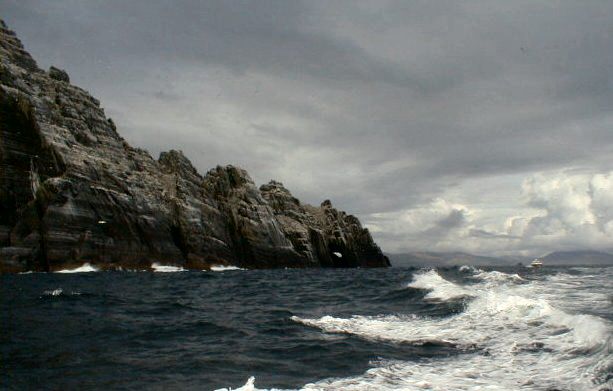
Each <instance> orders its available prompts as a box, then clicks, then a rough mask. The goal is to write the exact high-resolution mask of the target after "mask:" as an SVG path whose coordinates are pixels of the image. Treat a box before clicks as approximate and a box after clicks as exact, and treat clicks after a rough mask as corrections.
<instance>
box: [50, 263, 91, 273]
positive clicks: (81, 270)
mask: <svg viewBox="0 0 613 391" xmlns="http://www.w3.org/2000/svg"><path fill="white" fill-rule="evenodd" d="M98 270H99V269H98V268H95V267H93V266H92V265H90V264H89V263H84V264H83V265H81V266H79V267H77V268H75V269H64V270H58V271H57V272H56V273H90V272H97V271H98Z"/></svg>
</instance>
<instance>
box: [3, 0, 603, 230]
mask: <svg viewBox="0 0 613 391" xmlns="http://www.w3.org/2000/svg"><path fill="white" fill-rule="evenodd" d="M0 4H1V6H0V10H1V12H2V17H3V18H4V19H5V20H6V22H7V23H8V24H9V26H10V27H11V28H13V29H14V30H16V31H17V33H18V34H19V36H20V37H21V38H22V40H23V41H24V44H25V46H26V48H27V49H28V50H30V51H31V52H32V53H33V55H34V56H35V58H36V59H37V60H38V61H39V63H40V64H41V65H42V66H45V67H46V66H48V65H51V64H55V65H59V66H61V67H63V68H66V69H67V70H68V71H69V73H70V74H71V77H72V80H73V81H75V83H77V84H79V85H81V86H83V87H85V88H87V89H89V90H90V91H91V92H92V93H93V94H94V95H95V96H97V97H99V98H101V101H102V103H103V105H104V106H105V107H106V108H107V112H108V113H109V114H110V115H111V116H113V117H114V118H115V119H116V122H117V123H118V128H119V130H120V131H121V132H122V134H124V135H125V136H126V138H127V139H128V140H129V141H130V142H132V143H133V144H136V145H138V146H142V147H146V148H148V149H149V150H150V151H151V152H152V153H153V154H157V153H158V152H159V151H162V150H167V149H170V148H181V149H183V150H184V151H185V152H186V153H187V154H188V155H189V156H190V158H191V159H192V160H193V161H194V163H195V165H196V166H197V167H198V168H199V169H200V171H203V172H204V171H206V170H207V169H208V168H210V167H212V166H214V165H215V164H217V163H223V164H225V163H237V164H239V165H242V166H244V167H245V168H247V169H248V170H249V172H250V173H251V174H252V175H253V176H254V177H255V179H256V180H257V181H259V182H263V181H267V180H268V179H270V178H276V179H279V180H281V181H283V182H284V183H285V184H286V185H287V186H288V187H289V188H290V189H291V190H292V191H293V192H294V193H295V195H296V196H298V197H299V198H302V199H305V200H306V201H308V202H312V203H317V202H319V200H321V199H324V198H330V199H333V200H334V203H335V204H336V205H338V206H339V207H342V208H344V209H347V210H349V211H350V212H352V213H356V214H358V215H359V216H366V215H367V214H373V213H380V212H393V211H400V210H406V209H410V208H413V207H415V206H416V205H421V204H423V203H424V202H428V200H429V199H432V198H433V197H436V196H437V194H439V193H441V192H442V191H443V190H445V189H450V188H455V187H458V186H460V185H461V184H462V183H463V182H464V181H466V180H473V179H475V178H484V181H486V180H488V179H487V178H492V177H497V176H500V175H513V174H518V173H525V174H526V176H528V175H530V174H531V173H532V172H535V171H543V170H554V169H564V168H572V167H581V168H585V169H592V170H596V171H597V170H610V169H611V163H610V161H611V160H610V156H611V154H612V153H613V131H612V128H613V113H612V111H611V107H613V72H612V71H611V70H612V69H613V50H611V47H612V42H613V3H611V2H609V1H591V2H557V1H552V2H543V3H536V2H532V1H513V2H509V1H471V2H455V1H449V2H445V1H438V2H432V1H413V2H406V1H398V2H396V1H377V2H370V3H368V2H359V3H355V2H342V1H335V2H327V1H326V2H316V1H308V2H300V1H292V2H287V1H172V2H170V1H129V2H125V1H104V2H84V1H77V0H72V1H69V0H61V1H48V2H40V1H28V0H19V1H17V0H2V1H1V2H0ZM474 201H475V202H478V200H474ZM494 209H495V208H492V210H494ZM462 216H463V215H462ZM463 217H465V216H463ZM500 218H501V219H504V216H500ZM450 221H451V220H450ZM431 223H432V224H436V220H434V221H432V222H431ZM441 229H442V228H441ZM490 233H491V234H492V235H493V236H492V235H490ZM473 234H474V235H472V236H473V237H474V238H475V240H478V239H484V240H488V238H489V237H496V235H503V236H504V234H500V233H495V232H490V230H488V229H482V228H479V227H477V228H473ZM376 235H379V236H378V237H379V238H385V237H388V236H389V237H392V236H393V237H396V236H397V233H395V232H383V231H382V232H380V233H378V234H376ZM386 235H387V236H386ZM488 235H490V236H488ZM499 239H500V238H499ZM490 242H491V241H490Z"/></svg>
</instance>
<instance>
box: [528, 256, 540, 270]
mask: <svg viewBox="0 0 613 391" xmlns="http://www.w3.org/2000/svg"><path fill="white" fill-rule="evenodd" d="M541 266H543V261H541V260H540V259H538V258H536V259H535V260H534V261H532V263H530V266H529V267H531V268H534V269H537V268H539V267H541Z"/></svg>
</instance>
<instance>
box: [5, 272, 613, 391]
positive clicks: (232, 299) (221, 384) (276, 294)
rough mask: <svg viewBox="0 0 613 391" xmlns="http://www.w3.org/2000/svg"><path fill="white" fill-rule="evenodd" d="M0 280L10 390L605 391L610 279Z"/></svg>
mask: <svg viewBox="0 0 613 391" xmlns="http://www.w3.org/2000/svg"><path fill="white" fill-rule="evenodd" d="M154 270H155V272H138V271H116V272H96V269H95V268H94V267H92V266H90V265H84V266H83V267H81V268H79V269H77V270H65V271H64V272H65V273H29V274H15V275H2V276H0V283H1V284H0V306H1V307H2V308H1V311H0V388H1V389H6V390H101V389H104V390H242V391H250V390H269V389H276V390H505V391H509V390H549V391H553V390H565V391H566V390H569V391H570V390H572V391H581V390H611V389H613V339H612V338H613V337H612V336H613V267H553V266H544V267H543V268H540V269H536V270H532V269H529V268H525V267H515V266H514V267H497V268H488V267H473V266H469V265H466V266H461V267H448V268H417V267H415V268H410V267H409V268H399V267H392V268H386V269H307V270H250V271H248V270H236V269H231V268H230V269H228V268H223V267H221V268H217V269H216V270H215V271H185V270H182V269H181V268H177V267H168V266H162V265H157V267H156V268H155V269H154Z"/></svg>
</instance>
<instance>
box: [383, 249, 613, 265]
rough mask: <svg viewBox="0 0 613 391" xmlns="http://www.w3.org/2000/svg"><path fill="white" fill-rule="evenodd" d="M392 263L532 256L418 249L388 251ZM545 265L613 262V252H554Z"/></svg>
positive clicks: (499, 261) (491, 261) (494, 261)
mask: <svg viewBox="0 0 613 391" xmlns="http://www.w3.org/2000/svg"><path fill="white" fill-rule="evenodd" d="M387 255H388V257H389V258H390V260H391V263H392V266H397V267H403V266H459V265H477V266H504V265H506V266H509V265H516V264H518V263H522V264H524V265H526V264H529V263H530V262H531V261H532V260H533V258H532V257H522V256H516V257H515V256H505V257H489V256H482V255H474V254H468V253H463V252H431V251H417V252H410V253H402V254H387ZM539 259H540V260H541V261H542V262H543V264H545V265H613V254H611V253H606V252H601V251H589V250H578V251H555V252H552V253H549V254H547V255H546V256H544V257H540V258H539Z"/></svg>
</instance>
